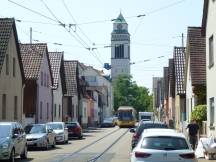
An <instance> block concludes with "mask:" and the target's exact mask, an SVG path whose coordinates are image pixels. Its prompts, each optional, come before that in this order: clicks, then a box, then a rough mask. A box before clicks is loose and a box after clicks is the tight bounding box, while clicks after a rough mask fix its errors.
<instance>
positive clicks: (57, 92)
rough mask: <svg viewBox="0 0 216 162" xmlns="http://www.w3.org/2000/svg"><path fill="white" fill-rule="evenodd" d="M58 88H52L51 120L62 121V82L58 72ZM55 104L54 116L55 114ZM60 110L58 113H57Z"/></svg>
mask: <svg viewBox="0 0 216 162" xmlns="http://www.w3.org/2000/svg"><path fill="white" fill-rule="evenodd" d="M58 78H59V80H58V88H57V89H54V90H53V121H62V106H63V105H62V97H63V94H62V82H61V75H60V74H59V77H58ZM55 105H56V116H55ZM59 112H60V115H59Z"/></svg>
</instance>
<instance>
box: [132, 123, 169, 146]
mask: <svg viewBox="0 0 216 162" xmlns="http://www.w3.org/2000/svg"><path fill="white" fill-rule="evenodd" d="M148 128H168V126H167V124H165V123H162V122H158V121H157V122H156V121H140V122H139V124H138V126H137V128H132V129H130V132H132V133H134V134H133V136H132V141H131V148H132V149H133V148H134V147H135V146H136V144H137V143H138V140H139V138H140V136H141V134H142V132H143V130H145V129H148Z"/></svg>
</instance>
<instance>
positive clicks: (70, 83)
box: [64, 61, 78, 96]
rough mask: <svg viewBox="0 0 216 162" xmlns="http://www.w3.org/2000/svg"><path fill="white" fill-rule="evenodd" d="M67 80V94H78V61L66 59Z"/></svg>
mask: <svg viewBox="0 0 216 162" xmlns="http://www.w3.org/2000/svg"><path fill="white" fill-rule="evenodd" d="M64 70H65V82H66V90H67V93H66V94H65V96H74V95H77V93H78V91H77V88H78V83H77V75H78V61H64Z"/></svg>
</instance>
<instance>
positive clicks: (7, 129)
mask: <svg viewBox="0 0 216 162" xmlns="http://www.w3.org/2000/svg"><path fill="white" fill-rule="evenodd" d="M0 132H1V133H0V138H4V137H9V136H10V133H11V125H0Z"/></svg>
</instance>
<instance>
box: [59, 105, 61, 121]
mask: <svg viewBox="0 0 216 162" xmlns="http://www.w3.org/2000/svg"><path fill="white" fill-rule="evenodd" d="M60 117H61V105H59V118H60Z"/></svg>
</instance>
